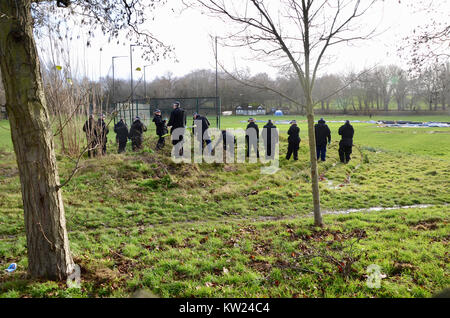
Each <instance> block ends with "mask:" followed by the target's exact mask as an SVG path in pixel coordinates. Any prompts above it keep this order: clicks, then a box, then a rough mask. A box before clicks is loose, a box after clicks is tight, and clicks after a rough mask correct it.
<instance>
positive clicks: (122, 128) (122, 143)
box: [114, 118, 128, 153]
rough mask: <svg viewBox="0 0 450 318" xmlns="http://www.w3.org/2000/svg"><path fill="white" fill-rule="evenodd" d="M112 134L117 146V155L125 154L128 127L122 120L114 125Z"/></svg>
mask: <svg viewBox="0 0 450 318" xmlns="http://www.w3.org/2000/svg"><path fill="white" fill-rule="evenodd" d="M114 132H115V133H116V140H117V142H118V144H119V150H118V153H122V152H125V149H126V147H127V141H128V126H127V124H126V123H125V122H124V121H123V119H122V118H121V119H120V121H119V122H118V123H117V124H115V125H114Z"/></svg>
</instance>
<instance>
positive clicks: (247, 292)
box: [0, 116, 450, 297]
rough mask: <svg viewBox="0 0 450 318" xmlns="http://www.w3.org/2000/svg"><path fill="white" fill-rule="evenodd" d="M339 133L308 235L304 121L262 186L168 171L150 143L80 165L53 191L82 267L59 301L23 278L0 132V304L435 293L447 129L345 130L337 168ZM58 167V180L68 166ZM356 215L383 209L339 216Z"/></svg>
mask: <svg viewBox="0 0 450 318" xmlns="http://www.w3.org/2000/svg"><path fill="white" fill-rule="evenodd" d="M268 118H269V117H262V118H259V117H258V118H257V119H261V120H267V119H268ZM272 119H275V118H272ZM285 119H297V120H298V121H304V120H305V118H304V117H303V118H302V117H293V118H291V117H289V118H283V120H285ZM325 119H326V120H343V119H344V118H342V117H341V118H336V117H333V118H325ZM351 119H352V118H351ZM353 119H358V120H368V118H363V117H358V118H353ZM384 119H386V118H384ZM389 119H392V118H389ZM394 119H398V120H400V119H405V118H394ZM406 119H411V120H417V121H450V116H443V117H421V118H417V117H408V118H406ZM245 120H246V118H245V117H224V118H222V128H245V126H246V124H245V123H241V121H245ZM339 125H340V124H337V123H330V125H329V126H330V128H331V130H332V138H333V143H332V145H331V147H330V149H329V154H328V156H329V159H328V161H327V162H325V163H320V165H319V170H320V174H321V183H320V188H321V204H322V208H323V210H324V211H328V212H333V211H340V213H339V214H333V213H328V214H325V216H324V221H325V223H326V226H325V227H324V228H322V229H320V228H314V227H313V226H312V224H313V221H312V217H311V215H310V213H311V211H312V202H311V190H310V188H311V185H310V180H309V175H308V174H309V164H308V158H309V153H308V148H307V130H306V122H300V125H299V126H300V129H301V138H302V142H301V149H300V160H299V161H298V162H296V163H294V162H292V161H291V162H287V161H286V160H285V159H284V158H283V157H284V156H283V155H284V153H285V151H286V149H287V136H286V134H285V132H286V131H287V129H288V126H287V125H282V126H279V127H278V128H279V129H280V131H281V133H282V134H281V140H280V141H281V149H280V150H281V154H280V158H281V160H280V168H281V170H280V171H279V172H278V173H277V174H275V175H261V174H260V168H261V165H260V164H241V165H233V164H213V165H208V164H200V165H188V164H180V165H177V164H174V163H173V162H171V160H170V158H169V154H170V147H169V146H168V145H167V146H166V148H165V149H164V151H163V153H154V152H153V150H152V149H154V147H155V144H156V138H155V137H154V136H153V135H152V132H151V131H150V132H149V133H148V134H147V136H146V141H145V149H144V150H143V151H142V152H140V153H130V152H128V153H127V154H125V155H116V154H115V145H113V143H112V142H110V145H109V152H110V154H109V155H108V156H106V157H104V158H101V159H90V160H88V159H86V160H85V162H84V163H83V166H84V168H83V169H82V170H81V171H80V172H79V173H78V174H77V175H76V176H75V178H74V179H72V181H71V182H70V183H69V184H68V186H67V187H65V188H64V189H63V197H64V203H65V207H66V217H67V227H68V231H69V239H70V243H71V249H72V253H73V254H74V258H75V260H76V263H77V264H79V265H80V266H81V267H82V287H81V289H74V288H72V289H68V288H67V287H66V285H65V283H58V282H42V281H36V280H30V279H28V278H27V276H26V268H27V257H26V247H25V242H26V239H25V234H24V223H23V209H22V201H21V193H20V182H19V177H18V171H17V167H16V164H15V159H14V154H13V153H12V144H11V141H10V136H9V131H8V123H7V122H5V121H0V268H2V269H3V268H6V267H7V266H8V265H9V263H11V262H16V263H17V264H18V270H17V271H15V272H14V273H12V274H6V273H4V272H3V271H2V273H1V274H0V275H1V276H0V296H1V297H124V296H125V297H128V296H130V295H131V294H133V293H134V292H135V291H136V290H140V289H145V290H148V291H151V292H152V293H154V294H156V295H158V296H161V297H430V296H432V295H433V294H434V293H436V292H438V291H440V290H442V289H444V288H445V287H449V286H450V278H449V265H448V264H450V262H449V256H448V242H449V238H450V226H449V224H448V221H449V212H450V207H449V206H448V204H449V203H450V129H449V128H427V129H423V128H420V129H416V128H379V127H376V125H373V124H354V127H355V130H356V134H355V140H354V142H355V144H356V145H357V146H358V147H357V149H355V150H354V154H353V160H352V161H351V162H350V164H349V165H346V166H344V165H341V164H339V163H337V162H338V154H337V143H338V138H337V137H338V136H337V129H338V127H339ZM260 126H261V125H260ZM112 137H113V134H110V135H109V139H110V140H113V139H114V138H112ZM358 149H359V150H358ZM58 157H61V158H60V160H59V161H58V165H59V171H60V175H61V178H62V179H63V180H64V179H65V178H67V177H68V176H69V175H70V172H71V169H72V168H73V163H72V162H71V161H70V160H69V159H64V158H62V156H58ZM164 170H167V171H168V172H169V174H166V173H165V172H164ZM419 205H427V206H419ZM400 206H415V207H413V208H409V209H402V208H399V207H400ZM370 207H396V208H395V209H392V210H381V211H378V212H377V211H373V212H357V213H343V212H345V211H346V210H348V209H367V208H370ZM350 257H351V258H352V259H354V261H349V259H350ZM371 264H376V265H378V266H380V268H381V272H382V274H384V275H386V276H385V278H383V279H382V281H381V287H380V288H378V289H377V288H369V287H368V286H367V285H366V281H367V274H368V273H367V272H366V268H367V267H368V266H369V265H371ZM383 277H384V276H383Z"/></svg>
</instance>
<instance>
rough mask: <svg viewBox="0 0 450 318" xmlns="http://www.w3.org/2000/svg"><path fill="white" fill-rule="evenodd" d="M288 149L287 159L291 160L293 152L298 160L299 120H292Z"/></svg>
mask: <svg viewBox="0 0 450 318" xmlns="http://www.w3.org/2000/svg"><path fill="white" fill-rule="evenodd" d="M288 135H289V137H288V151H287V154H286V159H287V160H290V159H291V156H292V154H294V160H295V161H297V160H298V150H299V148H300V141H301V139H300V128H299V127H298V126H297V121H295V120H293V121H291V127H290V128H289V130H288Z"/></svg>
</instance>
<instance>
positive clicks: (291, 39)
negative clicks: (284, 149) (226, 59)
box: [197, 0, 376, 226]
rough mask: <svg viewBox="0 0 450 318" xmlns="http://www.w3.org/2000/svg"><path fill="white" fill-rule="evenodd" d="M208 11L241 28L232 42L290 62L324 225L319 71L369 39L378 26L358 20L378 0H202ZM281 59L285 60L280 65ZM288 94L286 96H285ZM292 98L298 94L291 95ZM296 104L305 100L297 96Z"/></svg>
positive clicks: (316, 216)
mask: <svg viewBox="0 0 450 318" xmlns="http://www.w3.org/2000/svg"><path fill="white" fill-rule="evenodd" d="M197 2H198V3H200V4H201V5H202V7H203V8H206V9H207V11H208V12H209V13H212V14H213V15H216V16H218V17H220V18H222V19H224V20H226V21H228V22H233V23H234V24H235V25H236V26H237V27H238V28H239V29H237V30H234V29H233V31H232V32H233V34H232V35H231V36H230V37H229V40H231V41H232V42H233V43H231V44H230V45H234V46H239V47H244V46H246V47H248V48H250V49H251V50H252V51H253V52H254V53H255V55H256V56H255V57H256V58H259V59H265V60H267V61H268V62H269V63H271V64H272V65H274V64H278V66H279V67H290V68H291V69H292V70H293V71H294V74H295V76H296V79H297V80H298V82H299V83H300V86H301V88H302V90H303V92H304V96H305V103H304V105H305V109H306V113H307V118H308V135H309V148H310V161H311V180H312V194H313V202H314V220H315V224H316V225H317V226H322V224H323V221H322V214H321V210H320V195H319V181H318V170H317V160H316V144H315V132H314V106H315V104H316V102H315V101H314V100H313V96H312V92H313V88H314V85H315V83H316V79H317V77H318V73H319V71H320V68H321V66H323V64H324V62H325V61H326V58H327V56H328V54H327V53H329V50H330V48H331V47H333V46H336V45H338V44H341V43H347V42H349V41H354V40H358V39H366V38H367V37H369V36H370V35H371V34H373V31H374V30H368V31H367V32H364V31H361V30H364V28H362V27H361V25H358V20H360V18H362V17H363V16H364V14H365V13H366V12H367V11H368V10H369V8H371V7H372V6H373V5H374V3H375V2H376V1H375V0H373V1H359V0H336V1H327V0H321V1H318V0H284V1H267V0H266V1H264V0H245V1H242V0H240V1H232V0H228V1H225V0H198V1H197ZM280 62H281V64H280ZM285 97H286V96H285ZM290 100H291V101H295V99H293V98H290ZM295 102H296V103H297V104H303V103H302V102H300V101H295Z"/></svg>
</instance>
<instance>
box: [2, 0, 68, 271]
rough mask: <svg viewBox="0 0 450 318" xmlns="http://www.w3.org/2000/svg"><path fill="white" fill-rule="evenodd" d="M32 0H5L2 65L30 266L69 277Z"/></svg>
mask: <svg viewBox="0 0 450 318" xmlns="http://www.w3.org/2000/svg"><path fill="white" fill-rule="evenodd" d="M30 8H31V1H30V0H2V1H1V2H0V12H2V13H3V14H5V15H6V17H2V18H0V57H1V58H0V67H1V72H2V79H3V84H4V87H5V91H6V108H7V110H8V114H9V121H10V123H11V134H12V140H13V144H14V151H15V153H16V160H17V165H18V168H19V173H20V182H21V187H22V200H23V208H24V217H25V230H26V236H27V248H28V272H29V274H30V275H31V276H32V277H40V278H48V279H64V278H66V277H67V275H69V274H71V273H72V272H73V270H74V263H73V260H72V256H71V254H70V249H69V241H68V236H67V231H66V221H65V214H64V205H63V201H62V196H61V191H60V190H59V188H58V185H59V176H58V172H57V167H56V159H55V152H54V145H53V134H52V129H51V127H50V121H49V115H48V111H47V105H46V100H45V96H44V92H43V88H42V79H41V74H40V66H39V59H38V56H37V52H36V46H35V42H34V38H33V30H32V26H33V20H32V17H31V11H30Z"/></svg>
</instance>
